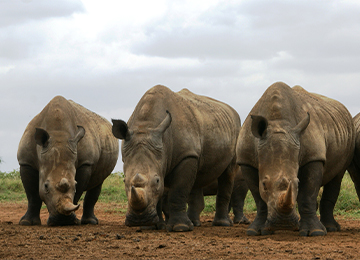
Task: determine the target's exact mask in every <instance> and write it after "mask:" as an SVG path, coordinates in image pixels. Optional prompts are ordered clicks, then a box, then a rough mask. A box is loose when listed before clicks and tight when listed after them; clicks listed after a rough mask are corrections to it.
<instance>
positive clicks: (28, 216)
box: [19, 166, 42, 225]
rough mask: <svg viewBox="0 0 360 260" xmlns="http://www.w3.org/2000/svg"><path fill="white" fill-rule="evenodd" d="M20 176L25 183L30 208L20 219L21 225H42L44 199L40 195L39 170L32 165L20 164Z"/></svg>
mask: <svg viewBox="0 0 360 260" xmlns="http://www.w3.org/2000/svg"><path fill="white" fill-rule="evenodd" d="M20 176H21V181H22V183H23V186H24V189H25V192H26V197H27V200H28V209H27V211H26V213H25V215H24V216H23V217H22V218H21V219H20V222H19V224H20V225H41V220H40V208H41V204H42V200H41V199H40V195H39V172H38V171H37V170H35V169H33V168H31V167H30V166H20Z"/></svg>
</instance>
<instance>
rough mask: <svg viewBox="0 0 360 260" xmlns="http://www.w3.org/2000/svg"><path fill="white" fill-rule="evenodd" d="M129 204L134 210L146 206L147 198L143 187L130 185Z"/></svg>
mask: <svg viewBox="0 0 360 260" xmlns="http://www.w3.org/2000/svg"><path fill="white" fill-rule="evenodd" d="M130 205H131V207H132V208H133V209H134V210H143V209H145V208H146V206H147V200H146V195H145V191H144V189H143V188H135V187H134V186H131V197H130Z"/></svg>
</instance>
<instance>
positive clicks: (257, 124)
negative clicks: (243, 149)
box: [251, 115, 268, 138]
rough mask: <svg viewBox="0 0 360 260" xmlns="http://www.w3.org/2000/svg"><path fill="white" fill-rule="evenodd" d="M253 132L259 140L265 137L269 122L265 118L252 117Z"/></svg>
mask: <svg viewBox="0 0 360 260" xmlns="http://www.w3.org/2000/svg"><path fill="white" fill-rule="evenodd" d="M251 119H252V122H251V132H252V134H253V135H254V136H255V137H257V138H263V137H265V131H266V129H267V127H268V121H267V119H266V118H265V117H263V116H255V115H251Z"/></svg>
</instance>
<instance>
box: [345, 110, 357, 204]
mask: <svg viewBox="0 0 360 260" xmlns="http://www.w3.org/2000/svg"><path fill="white" fill-rule="evenodd" d="M353 120H354V125H355V133H356V137H355V151H354V156H353V160H352V162H351V164H350V166H349V167H348V171H349V173H350V176H351V178H352V180H353V182H354V185H355V188H356V192H357V195H358V197H359V198H360V113H359V114H357V115H356V116H355V117H354V118H353Z"/></svg>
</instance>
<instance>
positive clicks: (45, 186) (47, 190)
mask: <svg viewBox="0 0 360 260" xmlns="http://www.w3.org/2000/svg"><path fill="white" fill-rule="evenodd" d="M44 188H45V193H49V184H48V183H45V185H44Z"/></svg>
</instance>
